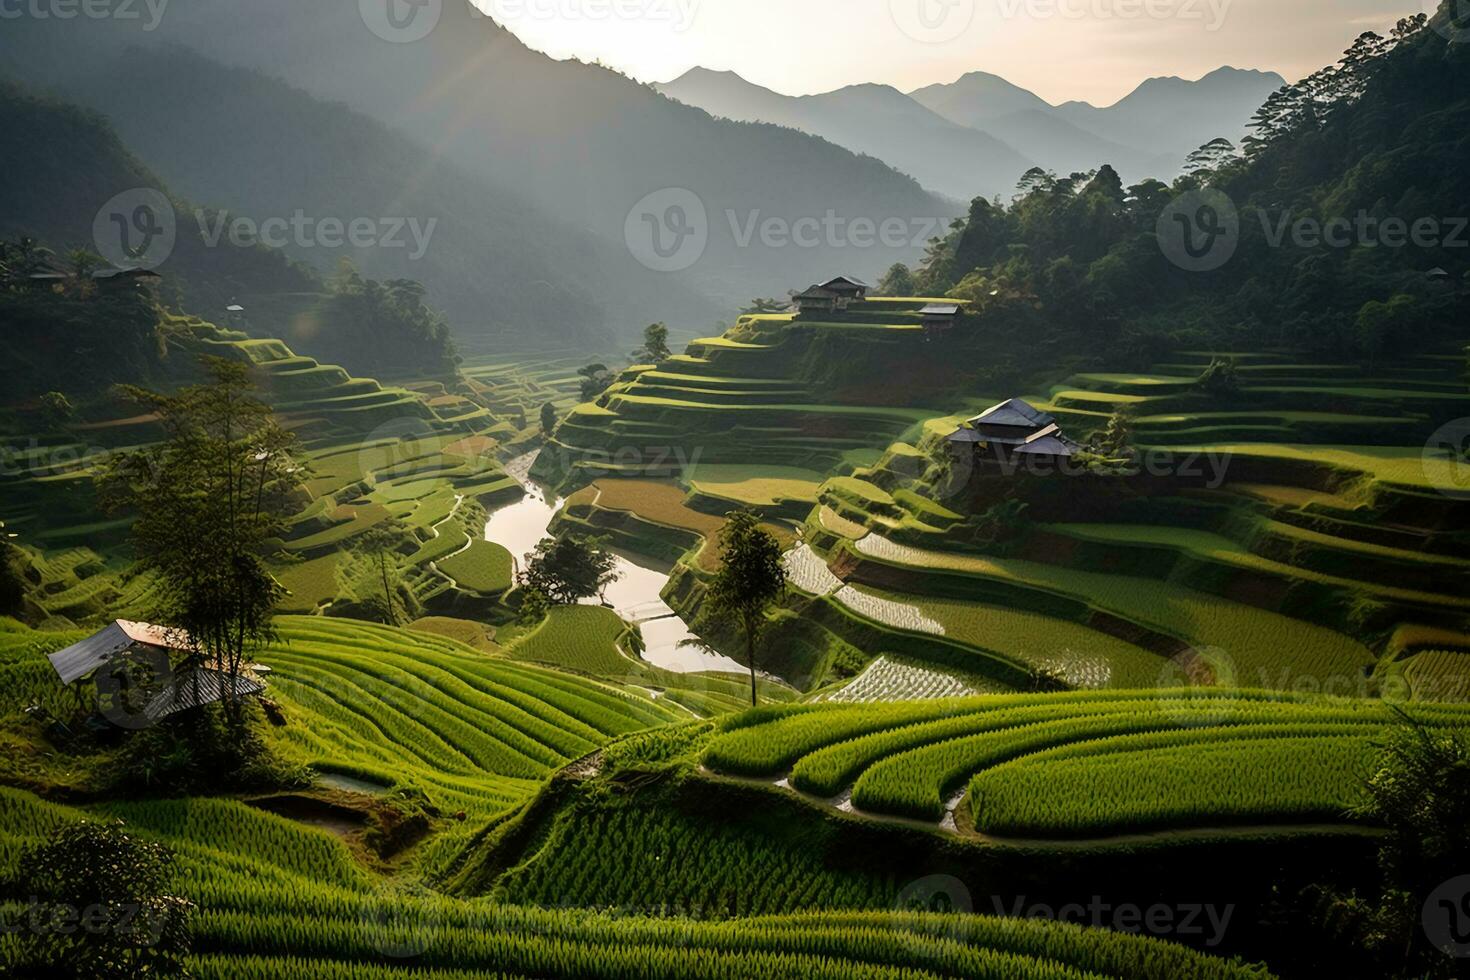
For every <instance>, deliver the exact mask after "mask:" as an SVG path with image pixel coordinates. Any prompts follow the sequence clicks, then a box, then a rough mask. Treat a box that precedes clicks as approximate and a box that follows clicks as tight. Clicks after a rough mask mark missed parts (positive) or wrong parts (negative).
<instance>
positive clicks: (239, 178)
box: [64, 46, 720, 357]
mask: <svg viewBox="0 0 1470 980" xmlns="http://www.w3.org/2000/svg"><path fill="white" fill-rule="evenodd" d="M89 69H90V70H89V72H88V73H87V74H86V76H85V77H84V78H81V79H77V78H75V77H73V78H71V79H69V80H68V82H67V83H66V84H65V86H64V87H65V91H66V92H67V95H68V97H69V98H74V99H76V100H77V101H79V102H82V103H83V104H86V105H90V106H92V107H95V108H97V109H99V110H100V111H102V112H103V113H105V114H106V116H107V117H108V119H109V120H110V121H111V122H112V124H113V125H114V126H115V127H116V128H117V129H118V131H119V133H120V134H121V135H122V137H123V138H124V139H125V140H126V142H127V143H128V145H129V146H130V147H132V148H133V149H134V150H135V151H136V152H138V153H140V154H141V155H143V156H144V157H146V158H147V159H149V160H158V161H163V163H162V165H161V168H162V169H161V172H160V176H162V177H163V178H164V179H165V180H167V181H168V182H169V184H170V186H172V187H174V188H176V189H178V190H179V191H180V192H181V193H184V194H186V195H188V196H189V197H191V198H193V199H195V200H198V201H205V202H209V203H211V204H215V205H218V206H219V207H222V208H228V209H229V210H230V212H231V213H232V215H238V216H244V217H248V218H251V219H253V220H254V221H256V222H260V221H264V220H266V219H269V218H273V217H290V216H291V215H293V214H295V213H297V212H298V211H300V212H302V213H304V215H306V216H308V217H311V218H314V219H321V218H339V219H341V220H343V221H350V220H352V219H355V218H364V217H366V218H370V219H372V220H375V221H376V220H380V219H412V220H414V221H416V222H417V223H418V226H419V227H420V228H421V229H423V230H424V231H425V240H424V241H423V242H422V244H420V243H419V242H418V241H415V240H414V239H413V237H412V236H411V235H410V234H409V233H407V232H405V233H403V234H402V235H401V236H399V239H400V240H401V241H402V243H403V244H402V246H401V247H397V246H395V247H382V246H376V245H375V246H371V247H367V248H352V247H350V245H349V246H347V247H343V248H333V249H327V248H321V247H317V246H316V245H315V244H314V243H313V242H311V241H307V242H305V243H301V242H295V241H292V242H289V243H288V244H287V245H286V246H285V248H284V251H285V252H286V253H287V254H288V255H290V256H291V257H293V258H295V259H298V260H300V261H302V262H306V263H310V264H311V265H312V266H313V267H314V268H316V269H317V270H318V271H319V272H321V273H323V274H330V273H331V272H332V271H333V268H334V266H335V264H336V262H337V261H338V260H339V259H341V258H349V259H351V260H352V261H353V262H354V263H355V264H356V265H357V266H358V267H359V268H360V269H361V270H362V272H363V274H364V275H367V276H371V277H374V278H381V279H401V278H408V279H414V280H417V281H420V282H422V283H424V284H425V285H426V286H427V287H428V288H429V290H430V292H431V293H432V294H433V296H434V300H435V303H436V304H437V305H438V306H439V307H440V308H441V309H443V310H444V311H445V312H446V313H447V314H448V316H449V319H450V320H451V322H452V323H453V324H454V326H455V327H456V328H457V329H459V330H460V331H462V335H463V336H466V337H471V338H474V339H475V340H477V341H478V342H482V343H483V342H493V343H497V344H498V343H503V342H506V341H510V342H511V343H514V344H518V345H521V346H528V345H534V346H541V345H545V344H548V343H571V342H578V343H584V342H585V343H590V344H592V345H593V346H594V348H596V349H602V348H606V349H609V350H615V349H617V348H618V347H619V346H621V343H622V341H620V340H618V341H615V340H614V339H613V337H614V336H615V335H617V334H619V333H621V334H624V335H631V333H632V331H633V330H634V329H641V327H642V325H643V324H644V323H647V322H650V321H652V320H655V319H660V318H662V319H668V320H674V321H676V322H682V321H691V322H705V321H709V320H713V319H714V318H715V316H716V314H717V313H719V312H720V310H719V308H717V307H716V306H714V305H713V304H711V303H709V302H707V301H705V300H703V299H700V298H698V297H696V295H695V294H694V293H693V292H692V291H690V290H687V289H685V288H683V284H682V283H681V282H679V281H678V277H670V276H659V275H657V274H655V273H653V272H650V271H649V270H647V269H644V268H643V267H642V266H640V265H639V264H638V263H637V262H636V261H635V260H634V259H633V257H632V256H631V255H629V254H628V252H627V250H626V248H625V247H624V246H623V243H622V242H621V240H618V241H613V240H611V239H602V238H599V237H598V236H595V235H591V234H588V233H587V232H586V231H585V230H580V229H578V228H576V227H575V226H574V225H572V224H571V223H570V222H565V221H562V220H560V219H558V218H555V217H553V216H552V215H550V214H548V213H547V212H546V211H545V210H543V209H541V208H538V207H537V206H535V205H534V204H532V203H530V202H528V201H527V200H526V199H525V198H524V197H523V196H522V195H519V194H517V193H516V192H515V190H514V189H513V188H510V187H508V186H507V185H506V184H505V183H504V181H503V178H502V177H501V175H499V174H496V173H490V174H488V175H484V176H479V175H472V174H471V173H469V172H468V171H467V170H466V169H465V168H463V167H459V166H455V165H453V164H451V163H449V162H448V161H447V160H446V159H445V158H444V157H443V156H442V155H440V154H436V153H435V152H434V151H432V150H431V149H429V148H428V146H426V145H423V144H420V143H417V142H415V141H414V140H412V139H409V138H407V137H405V136H404V135H402V134H401V133H399V132H395V131H394V130H392V129H390V128H389V127H387V126H384V125H382V124H381V123H379V122H377V121H375V120H374V119H372V118H370V117H369V116H367V115H364V114H362V113H359V112H354V111H352V110H350V109H348V108H346V107H345V106H343V105H341V104H339V103H329V102H324V101H321V100H319V99H315V98H312V97H311V96H310V95H309V94H307V93H306V92H304V91H302V90H300V89H298V88H294V87H292V86H290V85H287V84H285V83H284V82H282V81H280V80H279V79H272V78H267V77H265V76H264V75H261V74H259V73H257V72H254V71H250V70H246V69H240V68H228V67H226V66H224V65H222V64H219V63H218V62H214V61H211V60H209V59H207V58H202V57H200V56H198V55H195V54H192V53H190V52H189V51H188V50H186V49H184V48H182V47H178V46H167V47H164V48H162V49H160V50H150V51H148V52H147V53H146V55H145V54H144V53H143V52H142V51H140V50H138V49H128V50H125V51H122V52H118V53H115V54H112V55H107V56H103V57H100V58H99V59H98V60H97V63H96V64H94V65H91V66H89ZM104 79H106V80H107V81H106V83H105V84H104V83H103V80H104ZM201 147H228V152H219V153H214V152H211V153H201V152H199V149H200V148H201ZM431 222H432V230H431V231H430V230H429V229H430V227H431V226H430V223H431ZM185 225H186V227H187V228H188V229H189V230H191V231H194V230H197V229H196V228H195V222H193V221H192V220H189V219H186V221H185ZM268 332H271V333H273V334H276V335H286V334H288V333H289V330H288V329H287V326H286V325H285V324H280V323H277V324H270V325H268ZM296 339H301V338H296ZM332 356H333V357H335V356H336V355H335V354H334V355H332Z"/></svg>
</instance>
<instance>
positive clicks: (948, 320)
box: [919, 303, 962, 340]
mask: <svg viewBox="0 0 1470 980" xmlns="http://www.w3.org/2000/svg"><path fill="white" fill-rule="evenodd" d="M961 312H962V311H961V310H960V307H959V304H958V303H930V304H929V305H928V306H926V307H924V308H923V309H922V310H920V311H919V316H920V317H922V318H923V321H924V338H925V339H926V340H927V339H929V338H932V337H940V336H943V335H944V334H947V333H949V332H950V331H951V330H953V329H954V328H955V324H957V323H959V322H960V313H961Z"/></svg>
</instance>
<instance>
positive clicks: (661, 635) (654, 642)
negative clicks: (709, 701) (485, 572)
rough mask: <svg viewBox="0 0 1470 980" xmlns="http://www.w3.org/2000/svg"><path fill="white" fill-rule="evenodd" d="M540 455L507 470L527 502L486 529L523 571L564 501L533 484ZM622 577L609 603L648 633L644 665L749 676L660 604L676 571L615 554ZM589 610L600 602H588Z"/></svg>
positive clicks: (498, 513)
mask: <svg viewBox="0 0 1470 980" xmlns="http://www.w3.org/2000/svg"><path fill="white" fill-rule="evenodd" d="M535 458H536V457H535V454H534V453H532V454H530V455H528V456H520V457H517V458H516V459H513V460H511V461H510V462H509V463H507V464H506V467H505V470H506V472H507V473H509V474H510V475H511V476H513V477H515V478H516V479H517V480H519V481H520V482H521V485H522V486H524V487H525V488H526V496H525V497H523V498H521V499H520V500H518V501H516V502H515V503H513V504H507V505H506V506H504V507H501V508H499V509H497V510H495V511H493V512H491V514H490V520H489V522H488V523H487V524H486V525H485V540H487V541H493V542H495V543H496V544H498V545H501V546H502V547H504V548H506V549H507V550H508V551H509V552H510V553H511V555H512V556H513V557H514V558H515V562H516V568H517V570H519V569H520V567H521V563H522V561H524V560H525V556H526V555H527V554H528V553H530V552H532V551H534V550H535V549H536V545H537V543H539V542H540V541H541V539H542V538H544V537H546V536H547V529H548V528H549V527H550V526H551V521H552V519H553V518H554V517H556V514H557V512H558V511H559V510H561V507H562V504H563V503H564V501H563V500H562V499H561V498H559V497H558V498H553V499H551V500H548V499H547V497H546V492H545V490H544V489H543V488H541V487H539V486H537V485H536V483H535V482H534V481H533V480H531V479H530V477H529V475H528V474H529V472H530V469H531V464H532V463H534V462H535ZM613 557H614V558H616V559H617V565H616V571H617V572H618V573H619V575H620V576H621V577H620V578H619V579H618V580H617V581H616V582H614V583H613V584H612V585H610V586H608V588H607V601H608V604H609V605H611V606H612V607H613V608H614V609H615V610H617V613H618V615H619V616H622V617H623V618H624V619H626V620H628V621H629V622H631V623H637V624H638V625H639V627H640V628H641V629H642V630H643V641H644V643H645V644H646V646H647V649H645V650H644V652H643V659H644V660H647V661H648V662H649V663H651V664H653V665H654V666H656V667H662V668H664V669H665V670H672V671H675V672H677V673H681V674H691V673H697V672H699V671H727V672H731V673H745V667H743V666H741V665H740V664H739V663H738V662H736V661H734V660H731V659H730V658H729V657H725V656H721V655H720V654H717V653H713V652H711V651H709V650H706V649H705V648H704V647H703V646H702V641H701V640H700V639H699V637H698V636H696V635H695V634H694V633H693V632H691V631H690V629H689V626H688V624H686V623H685V622H684V621H683V620H682V619H680V618H679V616H678V614H676V613H675V612H674V610H672V609H670V608H669V606H668V604H667V603H665V602H664V601H663V600H662V599H660V598H659V593H660V592H662V591H663V588H664V586H665V585H667V584H668V581H669V572H670V571H672V566H669V565H665V564H663V563H661V562H658V561H655V560H654V559H652V558H645V557H643V556H641V555H635V554H632V553H630V552H626V551H617V550H615V551H614V552H613ZM586 601H587V603H588V604H589V605H592V604H596V603H598V601H599V600H597V599H588V600H586Z"/></svg>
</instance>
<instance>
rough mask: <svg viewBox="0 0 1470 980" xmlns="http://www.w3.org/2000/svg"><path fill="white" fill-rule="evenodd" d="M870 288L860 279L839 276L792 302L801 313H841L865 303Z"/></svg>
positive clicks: (810, 288) (808, 290) (811, 289)
mask: <svg viewBox="0 0 1470 980" xmlns="http://www.w3.org/2000/svg"><path fill="white" fill-rule="evenodd" d="M870 288H871V287H869V286H868V284H867V283H865V282H863V281H862V280H860V279H854V278H852V277H851V276H838V277H837V278H836V279H828V280H827V281H826V282H824V283H819V284H817V285H815V286H811V287H808V288H807V289H806V291H805V292H802V293H798V294H797V295H796V296H794V297H792V301H793V302H794V303H795V305H796V309H797V311H798V312H800V313H841V312H843V311H844V310H846V309H847V308H848V307H850V306H852V305H853V304H855V303H861V302H863V301H865V300H866V299H867V298H868V290H869V289H870Z"/></svg>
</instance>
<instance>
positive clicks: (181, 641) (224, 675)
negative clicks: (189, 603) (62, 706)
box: [47, 619, 265, 724]
mask: <svg viewBox="0 0 1470 980" xmlns="http://www.w3.org/2000/svg"><path fill="white" fill-rule="evenodd" d="M194 650H195V645H194V641H193V638H192V637H190V636H189V634H188V633H187V632H185V631H183V630H180V629H176V628H174V627H168V626H154V625H153V624H151V623H135V622H130V621H128V620H125V619H119V620H116V621H115V622H113V623H111V624H110V625H108V626H106V627H104V628H103V629H101V630H100V631H98V632H96V633H94V634H92V635H91V636H89V637H87V638H86V639H85V640H82V641H80V642H78V643H73V644H72V645H71V646H69V647H67V648H66V649H64V650H58V651H56V652H55V653H53V654H51V655H50V656H49V657H47V659H48V660H50V661H51V666H52V667H53V668H55V670H56V674H57V676H58V677H60V678H61V683H62V684H64V685H65V686H67V687H74V686H75V687H76V689H77V691H78V699H79V700H80V697H81V694H80V691H81V688H80V686H79V685H80V684H81V683H84V682H86V681H88V680H92V681H93V682H94V683H95V679H96V677H97V675H98V674H99V673H100V672H101V671H103V670H104V669H107V668H112V667H115V666H121V665H122V664H123V663H124V662H127V661H129V660H133V661H138V660H146V661H149V662H151V663H153V664H156V665H158V666H160V667H164V668H166V669H164V670H162V671H160V672H158V673H160V674H161V676H158V677H155V678H154V680H155V682H156V683H155V684H153V685H152V686H149V687H148V688H147V690H146V691H144V692H142V696H141V697H140V698H139V699H138V702H137V703H135V704H133V705H132V706H131V708H130V710H131V711H132V712H133V714H134V715H135V716H136V717H137V720H140V721H144V722H147V723H150V724H151V723H155V722H159V721H162V720H163V719H164V718H167V717H168V716H170V715H174V714H177V713H179V712H180V711H188V710H191V709H193V708H202V707H204V706H205V705H208V704H214V703H216V702H218V701H222V700H224V699H225V698H227V697H234V698H247V697H256V696H258V695H260V694H262V693H264V691H265V683H264V682H263V681H262V680H261V679H260V676H259V673H260V672H263V670H261V669H259V668H257V667H256V666H255V665H251V667H249V668H246V669H245V670H244V671H242V672H241V673H240V674H239V676H237V677H234V678H233V679H232V678H231V677H230V675H229V673H228V672H227V671H224V670H221V669H220V668H219V665H217V664H214V665H211V664H207V663H201V662H199V661H198V660H197V658H196V656H195V654H194V653H193V651H194ZM175 655H182V657H183V660H182V663H181V664H180V665H179V666H178V667H175V666H174V664H173V657H174V656H175Z"/></svg>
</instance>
